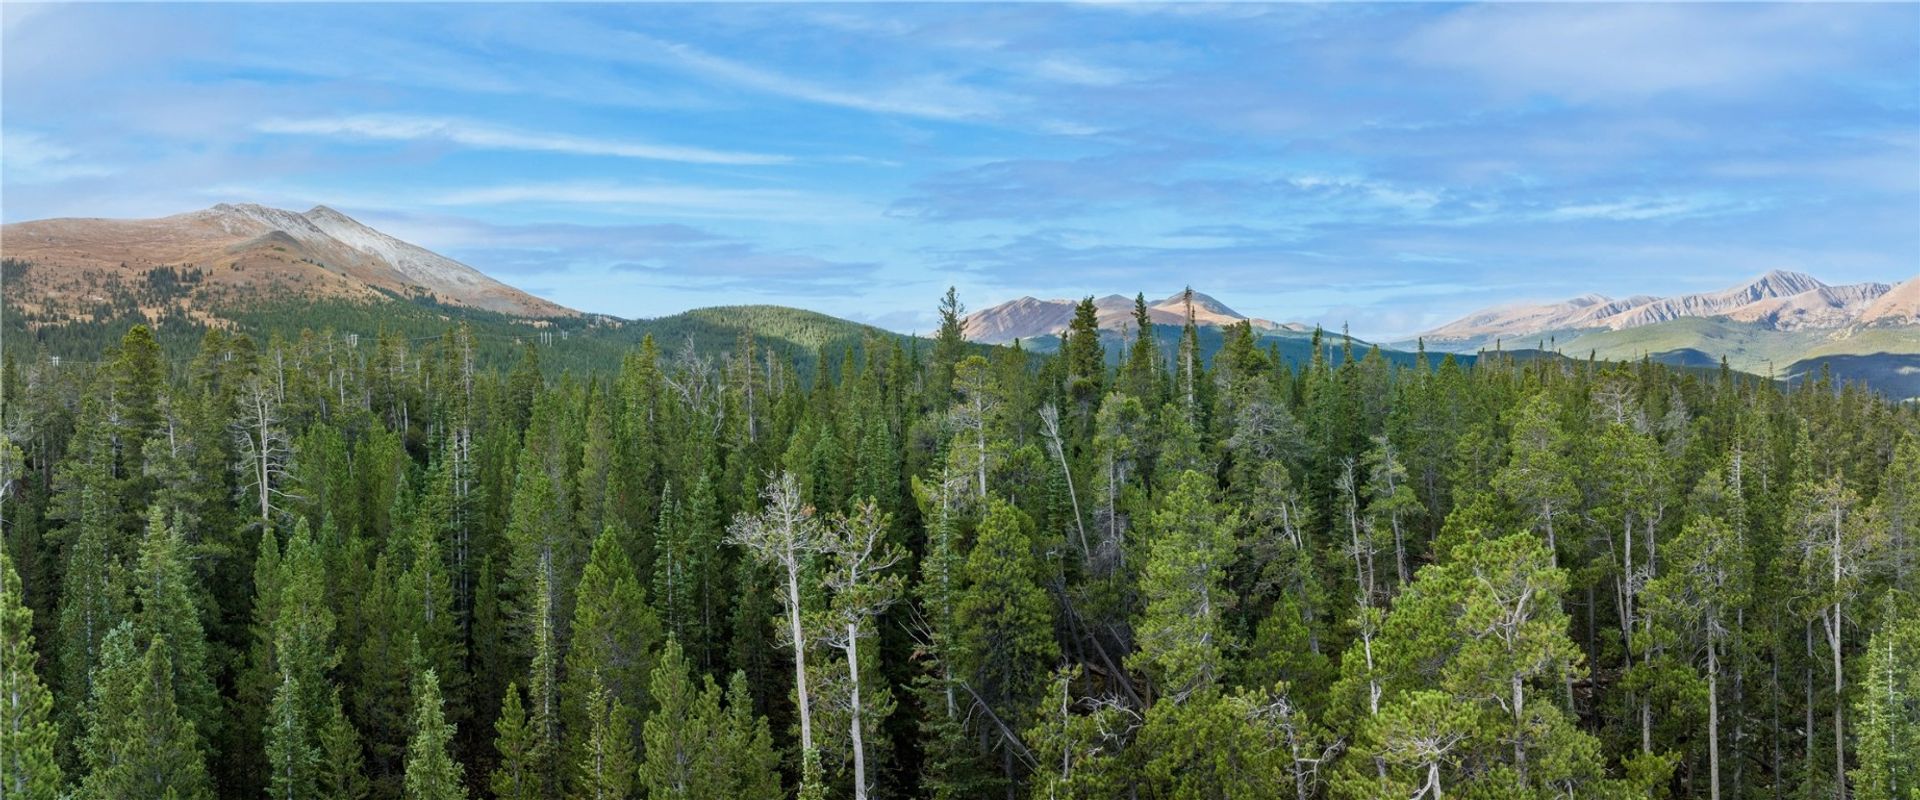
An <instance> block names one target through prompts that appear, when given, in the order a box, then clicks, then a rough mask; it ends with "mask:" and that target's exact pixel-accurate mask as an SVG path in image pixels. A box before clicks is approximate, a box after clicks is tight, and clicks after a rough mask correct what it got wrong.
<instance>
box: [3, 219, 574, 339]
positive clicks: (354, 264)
mask: <svg viewBox="0 0 1920 800" xmlns="http://www.w3.org/2000/svg"><path fill="white" fill-rule="evenodd" d="M0 255H4V256H5V258H7V259H9V260H12V261H17V262H25V263H27V264H28V265H29V266H28V267H27V268H26V269H25V270H24V271H16V272H15V273H12V274H10V275H9V276H8V277H9V279H10V280H11V281H12V282H11V283H10V285H9V286H8V287H7V295H8V302H9V303H11V304H14V306H15V310H16V311H18V312H20V313H23V314H26V315H27V316H28V317H29V318H36V317H37V318H40V319H60V318H65V319H86V318H88V317H89V316H90V315H91V313H92V312H93V311H94V310H95V309H98V308H100V307H101V306H103V305H105V306H124V305H127V304H134V305H137V306H139V310H140V311H141V312H142V313H144V314H146V315H147V316H149V317H156V318H157V317H158V316H161V315H163V314H164V313H166V312H168V311H173V312H176V313H184V314H186V315H188V316H191V317H194V318H196V319H200V320H202V321H206V322H215V321H218V320H221V319H223V318H224V314H223V310H225V309H231V308H235V307H244V306H246V305H248V304H257V303H259V302H262V301H266V300H273V299H305V300H313V299H346V300H364V301H374V300H380V299H383V298H385V297H387V295H386V294H383V291H384V292H388V293H392V294H393V295H398V296H400V297H431V298H433V299H435V300H437V301H439V302H442V303H446V304H448V305H454V306H464V307H468V308H475V309H483V310H487V311H496V312H500V313H503V314H509V315H513V316H518V317H531V318H545V317H569V316H576V315H578V314H579V312H577V311H574V310H573V309H570V308H567V307H565V306H561V305H559V304H557V303H554V302H551V301H548V300H543V299H541V298H538V297H534V296H533V295H530V294H527V293H526V292H523V291H520V290H519V289H515V288H513V287H511V286H508V285H506V284H504V283H501V282H499V281H496V280H494V279H492V278H489V277H487V276H486V275H485V274H483V273H481V272H480V271H479V270H476V269H474V268H472V267H469V266H467V265H465V264H462V263H460V262H458V261H455V260H453V259H451V258H447V257H445V256H442V255H439V254H437V253H434V252H432V251H430V250H427V249H425V248H423V247H419V246H417V245H413V244H409V243H407V242H403V241H401V240H399V239H396V238H394V237H392V236H388V235H387V234H384V233H381V232H379V231H377V230H374V229H372V228H370V227H367V226H366V225H363V224H361V223H359V222H357V221H355V220H354V219H352V218H350V217H348V216H347V215H345V214H342V213H340V212H338V211H335V210H333V209H331V208H327V207H326V206H316V207H315V208H314V209H313V210H311V211H308V212H306V213H304V214H302V213H298V212H293V211H286V210H282V209H277V208H268V207H266V206H258V205H251V204H238V205H229V204H225V203H223V204H220V205H217V206H214V207H212V208H209V209H205V210H202V211H192V212H188V213H185V214H176V215H174V216H170V217H161V218H159V219H131V220H128V219H85V218H66V219H46V220H36V221H32V222H19V223H14V224H11V225H6V226H0ZM163 267H164V268H167V269H166V270H162V269H161V268H163ZM156 271H160V273H159V274H156ZM176 276H177V277H176ZM160 285H165V286H166V287H168V289H169V290H168V291H164V292H155V291H144V290H143V289H150V288H151V287H154V286H160Z"/></svg>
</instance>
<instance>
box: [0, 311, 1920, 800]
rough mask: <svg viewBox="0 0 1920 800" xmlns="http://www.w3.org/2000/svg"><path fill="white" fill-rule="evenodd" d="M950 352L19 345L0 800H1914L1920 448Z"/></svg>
mask: <svg viewBox="0 0 1920 800" xmlns="http://www.w3.org/2000/svg"><path fill="white" fill-rule="evenodd" d="M941 311H942V316H943V319H944V322H945V324H944V326H943V327H942V329H941V331H940V335H939V338H938V339H937V340H935V341H933V342H931V343H925V344H923V343H921V342H920V341H918V340H910V339H906V338H904V337H887V338H884V339H882V338H874V337H868V338H866V339H864V340H862V341H855V340H852V339H849V338H848V337H847V336H844V335H842V334H841V333H840V332H838V331H835V330H828V329H827V328H817V329H816V328H812V327H807V328H805V330H804V331H802V334H796V335H803V336H804V337H809V338H805V339H804V341H799V340H796V341H790V342H784V343H779V344H778V346H775V345H774V344H771V343H769V342H768V341H763V340H762V339H761V338H759V337H760V336H765V335H767V334H766V333H765V332H763V333H761V334H759V335H758V336H756V335H755V334H751V333H744V332H742V333H739V334H736V335H737V338H735V339H733V340H732V341H710V339H712V338H713V337H711V336H709V337H708V339H706V340H701V341H699V342H698V343H697V346H685V347H683V346H682V345H683V342H684V341H687V340H688V339H687V338H686V336H685V335H684V332H682V333H681V334H677V335H675V336H673V337H671V338H669V337H667V336H666V335H664V334H663V335H662V337H661V338H659V339H655V338H654V337H647V338H646V339H645V340H644V341H642V342H640V343H639V344H638V345H636V346H632V347H630V348H627V349H625V351H624V353H623V354H622V361H621V362H620V364H619V366H618V368H617V369H615V368H600V369H579V370H566V371H556V370H543V369H542V366H541V364H540V363H539V362H540V360H541V359H542V358H546V357H548V354H549V353H550V352H552V351H551V350H549V349H545V348H538V347H533V346H524V347H521V348H519V349H518V353H517V354H516V355H515V358H517V361H516V362H514V363H512V364H510V365H503V366H501V367H491V366H488V365H487V364H485V363H483V360H482V359H479V358H477V357H476V355H475V354H476V352H477V351H478V350H479V349H480V345H479V344H477V343H476V341H475V334H474V330H473V328H472V327H469V326H459V327H452V326H451V325H443V326H442V327H441V329H440V330H438V331H435V332H433V333H432V334H431V335H427V334H418V335H414V336H398V335H395V336H389V337H383V338H382V340H381V341H380V343H379V346H377V347H359V348H346V347H335V346H329V344H328V343H329V342H332V341H334V340H333V339H331V338H328V337H321V336H306V337H291V336H289V337H286V338H284V339H283V338H280V337H274V338H272V339H270V340H266V341H255V340H252V339H249V338H247V337H245V336H242V335H237V334H232V333H228V332H225V331H222V330H218V329H215V330H210V331H207V332H206V333H205V334H204V338H202V339H201V341H200V343H199V345H198V348H197V350H196V351H195V352H192V353H190V354H183V355H181V356H180V357H177V358H174V357H169V356H167V355H166V354H164V352H163V350H162V348H161V346H160V345H159V344H158V342H157V341H156V339H155V336H154V334H153V333H151V332H150V331H149V330H148V329H147V328H145V327H132V328H130V329H128V330H126V331H125V333H124V335H123V337H121V338H120V339H119V341H118V344H117V345H115V346H114V347H113V348H112V349H111V350H110V351H109V352H108V353H106V354H105V355H104V356H101V357H100V358H99V359H98V360H89V361H75V360H74V359H71V358H69V359H67V360H66V361H65V362H62V363H59V364H55V363H54V361H53V360H52V359H51V358H50V357H48V356H45V355H44V354H43V355H39V356H35V355H32V354H31V353H30V351H29V350H28V349H26V348H23V347H19V346H15V347H9V348H8V349H7V351H6V353H5V360H4V364H0V370H3V372H0V381H3V383H0V402H3V403H4V407H3V410H0V421H3V428H4V432H5V434H6V435H5V439H4V444H3V445H0V456H4V457H3V458H0V469H3V470H4V474H0V478H4V489H5V491H4V493H3V494H0V498H3V499H4V505H0V515H3V516H4V526H5V527H4V534H5V545H6V546H5V548H4V551H3V554H0V626H3V627H0V701H3V702H0V797H6V798H15V797H17V798H32V799H33V800H42V799H47V800H51V798H61V797H68V796H73V797H81V798H116V799H117V798H162V797H166V798H175V799H176V800H195V799H196V798H209V797H238V798H257V797H262V796H267V797H273V798H320V797H325V798H348V799H349V800H360V799H362V798H421V799H422V800H428V799H431V800H443V799H447V798H465V797H475V798H479V797H498V798H513V799H515V800H518V799H520V798H594V799H595V800H610V799H612V798H642V797H644V798H725V799H726V800H748V799H750V798H765V797H804V798H827V797H832V798H847V797H852V798H862V799H863V800H864V798H868V797H873V798H908V797H916V798H917V797H929V798H1002V797H1004V798H1036V800H1038V799H1048V800H1051V799H1053V798H1275V797H1290V798H1299V800H1307V798H1341V799H1346V798H1353V799H1356V800H1357V799H1358V798H1380V797H1388V798H1435V799H1436V800H1437V799H1438V798H1441V797H1443V796H1444V797H1468V798H1536V797H1537V798H1563V797H1564V798H1609V797H1615V798H1640V797H1663V796H1664V797H1699V798H1714V799H1715V800H1719V798H1755V799H1757V798H1789V797H1791V798H1811V797H1837V798H1843V800H1844V798H1847V797H1857V798H1860V800H1902V799H1904V800H1911V798H1914V797H1916V796H1920V763H1916V762H1917V761H1920V759H1916V757H1915V756H1914V754H1915V753H1916V752H1920V598H1916V596H1915V592H1916V590H1917V589H1920V586H1917V585H1916V584H1917V583H1920V542H1916V539H1917V538H1920V410H1916V409H1915V407H1914V406H1912V405H1910V404H1909V405H1906V406H1899V405H1894V404H1891V403H1888V402H1886V401H1885V400H1884V399H1883V398H1881V397H1880V396H1879V395H1876V394H1873V393H1870V392H1867V391H1864V390H1861V389H1858V388H1856V387H1851V386H1846V387H1841V386H1835V385H1832V384H1831V383H1829V382H1827V381H1821V380H1813V381H1807V382H1805V383H1803V384H1800V385H1797V386H1795V387H1792V388H1791V389H1783V388H1781V387H1780V386H1778V385H1776V384H1774V383H1771V382H1767V381H1762V380H1759V379H1757V378H1752V377H1749V376H1745V375H1742V374H1739V373H1733V372H1729V371H1725V370H1721V371H1719V372H1717V373H1716V372H1714V371H1712V370H1696V371H1685V372H1683V371H1678V370H1675V369H1671V368H1668V367H1665V366H1661V365H1658V364H1650V363H1644V362H1643V363H1638V364H1626V365H1615V364H1607V363H1604V362H1602V363H1593V362H1580V361H1566V360H1560V359H1546V358H1536V359H1529V360H1514V359H1512V358H1508V357H1497V356H1494V355H1491V354H1489V355H1488V356H1487V357H1485V358H1483V359H1481V360H1479V361H1478V362H1477V363H1473V364H1463V363H1460V362H1456V361H1455V360H1453V359H1452V358H1450V357H1449V358H1445V359H1441V360H1439V361H1437V362H1434V363H1429V362H1428V360H1427V357H1426V356H1425V355H1424V354H1422V355H1420V356H1419V360H1418V361H1417V362H1416V363H1414V364H1412V365H1407V364H1404V363H1391V362H1389V361H1388V360H1387V359H1386V358H1384V357H1382V356H1381V355H1379V354H1378V353H1377V352H1358V351H1356V350H1355V348H1352V347H1342V346H1339V345H1341V344H1342V342H1341V341H1339V340H1337V339H1331V338H1329V339H1328V340H1326V342H1324V343H1320V342H1315V343H1310V345H1309V347H1308V348H1307V352H1308V353H1310V354H1311V355H1310V357H1309V358H1308V360H1306V361H1305V363H1303V364H1301V365H1299V366H1297V367H1296V366H1293V365H1292V364H1290V363H1289V359H1287V358H1284V357H1283V356H1282V354H1281V353H1280V352H1279V350H1278V349H1277V348H1274V349H1268V348H1267V347H1266V346H1265V345H1264V344H1263V343H1258V342H1257V340H1256V339H1255V336H1254V331H1252V329H1251V328H1250V327H1248V326H1245V325H1242V326H1237V327H1235V328H1232V329H1229V330H1228V331H1227V334H1226V336H1225V339H1224V342H1223V343H1222V345H1221V347H1220V350H1219V352H1218V353H1217V354H1216V356H1215V357H1214V358H1213V359H1212V360H1211V362H1208V361H1207V360H1204V359H1202V358H1201V357H1200V353H1199V350H1200V345H1199V339H1198V337H1199V333H1198V332H1197V331H1195V330H1193V329H1192V328H1191V327H1189V328H1188V329H1187V330H1186V331H1185V332H1184V333H1183V335H1182V336H1181V337H1180V339H1179V340H1178V341H1177V342H1175V343H1173V344H1172V346H1169V345H1168V343H1166V342H1162V341H1159V340H1156V339H1155V338H1154V337H1151V336H1148V337H1144V338H1140V337H1136V338H1134V339H1132V340H1127V341H1121V342H1115V341H1114V340H1112V339H1108V340H1107V342H1106V343H1103V340H1102V338H1101V334H1100V332H1099V331H1098V329H1097V328H1096V327H1094V325H1093V324H1092V323H1093V320H1092V318H1091V316H1090V315H1089V316H1088V318H1087V319H1085V320H1082V321H1081V324H1077V325H1075V326H1074V327H1073V328H1071V329H1070V330H1069V331H1068V333H1067V334H1066V336H1065V337H1064V340H1063V341H1062V343H1061V344H1060V346H1059V352H1058V354H1057V355H1054V356H1050V357H1045V358H1038V357H1035V356H1034V355H1033V354H1031V353H1030V352H1027V351H1023V350H1021V349H1017V348H993V349H983V348H980V347H978V346H975V345H970V344H968V343H967V342H966V340H965V337H964V331H963V330H962V324H961V317H960V307H959V304H958V303H957V302H955V301H954V300H953V298H952V295H951V294H949V296H948V298H947V302H945V303H944V304H943V305H942V307H941ZM715 313H720V314H722V315H723V316H724V312H715ZM740 313H743V314H744V313H747V312H740ZM759 313H761V312H753V314H759ZM755 319H759V317H757V316H756V317H755ZM711 322H712V319H711V318H710V317H709V318H691V319H689V320H687V321H686V324H687V325H688V326H699V325H706V324H709V323H711ZM423 324H424V323H423ZM700 330H702V331H706V330H707V328H704V327H703V328H701V329H700ZM742 330H743V331H745V330H751V329H750V328H743V329H742ZM496 344H497V343H496ZM1321 344H1329V345H1333V346H1332V347H1328V346H1320V345H1321ZM1110 346H1117V347H1124V348H1125V352H1123V353H1120V354H1119V355H1118V357H1117V358H1116V359H1112V360H1110V359H1109V358H1108V357H1107V353H1106V352H1105V350H1106V348H1108V347H1110ZM803 348H804V349H808V350H816V349H817V350H824V351H825V352H826V355H825V357H821V358H809V359H807V360H806V361H805V362H801V361H799V360H798V356H797V355H796V352H797V351H799V350H801V349H803Z"/></svg>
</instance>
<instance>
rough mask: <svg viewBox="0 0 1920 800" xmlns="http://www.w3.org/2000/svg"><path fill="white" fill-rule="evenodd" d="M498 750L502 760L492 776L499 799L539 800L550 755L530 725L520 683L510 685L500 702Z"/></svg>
mask: <svg viewBox="0 0 1920 800" xmlns="http://www.w3.org/2000/svg"><path fill="white" fill-rule="evenodd" d="M493 729H494V731H495V736H494V740H493V747H494V752H495V753H496V754H497V755H498V756H499V761H498V762H497V765H496V766H495V767H494V769H493V775H491V776H490V777H489V778H488V784H489V786H490V787H491V788H492V789H493V796H494V797H496V798H498V799H499V800H537V798H540V797H542V796H544V795H543V792H544V788H543V783H542V781H541V779H540V770H541V765H542V764H544V763H545V761H546V755H545V754H544V753H543V752H542V751H541V748H542V747H543V745H544V743H543V742H541V741H540V739H539V737H537V736H535V735H534V731H533V728H532V727H530V726H529V725H528V724H527V711H526V708H525V706H524V705H523V704H522V703H521V702H520V686H519V685H518V684H508V685H507V694H506V697H505V699H503V700H502V701H501V703H500V718H499V719H498V720H495V721H494V723H493Z"/></svg>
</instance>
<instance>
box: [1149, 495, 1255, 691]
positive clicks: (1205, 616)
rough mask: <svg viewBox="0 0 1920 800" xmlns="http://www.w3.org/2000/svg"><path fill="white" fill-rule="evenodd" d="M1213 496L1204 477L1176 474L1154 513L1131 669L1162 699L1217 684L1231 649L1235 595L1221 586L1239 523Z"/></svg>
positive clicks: (1230, 561)
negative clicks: (1229, 625) (1228, 619)
mask: <svg viewBox="0 0 1920 800" xmlns="http://www.w3.org/2000/svg"><path fill="white" fill-rule="evenodd" d="M1213 495H1214V489H1213V486H1212V481H1211V480H1209V479H1208V478H1207V477H1206V476H1204V475H1201V474H1199V473H1196V472H1187V473H1184V474H1182V475H1181V476H1180V481H1179V484H1178V485H1176V486H1174V487H1173V488H1172V490H1171V491H1170V492H1169V493H1168V495H1167V496H1166V498H1165V499H1164V500H1163V501H1162V502H1161V504H1160V508H1159V510H1158V511H1156V512H1154V514H1153V520H1152V522H1151V524H1150V529H1151V530H1152V531H1153V536H1152V539H1151V545H1150V546H1149V549H1148V552H1147V560H1146V566H1145V567H1144V571H1143V573H1142V575H1141V578H1140V593H1141V595H1142V596H1143V597H1144V599H1145V601H1146V608H1145V610H1144V612H1143V613H1142V614H1141V616H1140V624H1139V631H1140V634H1139V635H1140V652H1139V653H1137V654H1135V655H1134V656H1133V657H1131V658H1130V659H1129V663H1130V664H1131V665H1133V666H1135V667H1137V668H1139V669H1141V670H1143V671H1145V672H1146V673H1147V674H1148V675H1150V676H1151V677H1152V678H1153V680H1154V684H1155V686H1156V688H1157V693H1159V694H1161V695H1163V696H1164V698H1165V700H1167V701H1171V702H1176V703H1177V702H1180V701H1181V700H1184V699H1185V698H1186V697H1188V696H1189V695H1192V694H1193V693H1194V692H1197V691H1200V690H1203V689H1206V688H1208V687H1211V686H1214V685H1215V684H1216V683H1217V682H1218V681H1219V680H1220V678H1221V677H1222V676H1223V675H1224V673H1225V669H1226V663H1225V659H1224V655H1225V652H1226V650H1227V649H1228V648H1229V647H1230V642H1229V635H1228V631H1227V629H1226V626H1225V624H1224V623H1223V619H1224V616H1225V614H1226V611H1227V609H1228V608H1229V607H1230V606H1231V604H1232V595H1231V593H1229V592H1227V591H1226V590H1225V586H1224V583H1225V578H1226V569H1227V565H1228V564H1230V563H1232V561H1233V555H1234V553H1233V551H1234V541H1233V529H1234V528H1235V527H1237V526H1238V525H1239V522H1238V520H1237V518H1235V517H1232V516H1229V515H1227V514H1226V513H1224V512H1223V511H1222V510H1221V508H1220V507H1219V505H1218V503H1216V501H1215V500H1214V498H1213Z"/></svg>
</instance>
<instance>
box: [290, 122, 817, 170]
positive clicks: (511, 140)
mask: <svg viewBox="0 0 1920 800" xmlns="http://www.w3.org/2000/svg"><path fill="white" fill-rule="evenodd" d="M254 129H255V130H258V131H260V132H262V133H274V134H290V135H302V136H328V137H344V138H355V139H378V140H385V141H437V142H447V143H449V144H456V145H461V146H463V147H473V148H479V149H486V150H526V151H533V152H546V153H570V154H574V155H585V156H611V157H615V158H637V159H646V160H651V161H678V162H682V163H688V164H732V165H752V164H785V163H789V162H791V161H792V159H791V158H788V157H786V156H781V155H773V154H767V153H742V152H733V151H727V150H709V149H707V148H704V147H682V146H677V145H665V144H654V143H651V142H640V141H633V140H627V139H602V138H595V137H591V136H576V135H573V134H566V133H550V132H540V131H524V130H517V129H514V128H508V127H502V126H496V125H489V124H487V123H483V122H475V121H472V120H463V119H455V118H449V117H421V116H410V115H404V114H357V115H352V116H343V117H317V118H306V119H285V118H276V119H269V120H265V121H262V122H260V123H259V124H257V125H255V126H254Z"/></svg>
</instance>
